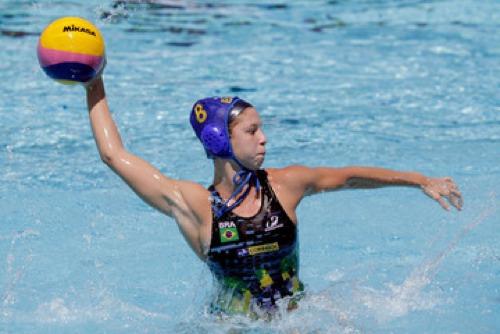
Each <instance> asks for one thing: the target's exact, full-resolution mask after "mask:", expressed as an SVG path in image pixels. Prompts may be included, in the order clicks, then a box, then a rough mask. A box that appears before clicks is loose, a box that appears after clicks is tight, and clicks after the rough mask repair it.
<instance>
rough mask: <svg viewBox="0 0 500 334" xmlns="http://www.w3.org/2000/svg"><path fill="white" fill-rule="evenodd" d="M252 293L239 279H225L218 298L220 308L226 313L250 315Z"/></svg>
mask: <svg viewBox="0 0 500 334" xmlns="http://www.w3.org/2000/svg"><path fill="white" fill-rule="evenodd" d="M251 299H252V293H251V292H250V290H248V289H247V286H246V284H245V282H244V281H243V280H241V279H239V278H237V277H225V278H224V279H223V282H222V286H221V291H220V293H219V296H218V298H217V305H218V307H219V308H220V309H221V310H223V311H224V312H226V313H232V314H235V313H245V314H246V313H248V312H249V310H250V301H251Z"/></svg>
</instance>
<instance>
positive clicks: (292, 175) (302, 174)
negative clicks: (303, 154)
mask: <svg viewBox="0 0 500 334" xmlns="http://www.w3.org/2000/svg"><path fill="white" fill-rule="evenodd" d="M266 172H267V174H268V177H269V178H270V179H273V180H275V182H278V183H282V184H297V183H303V182H307V181H308V179H310V178H311V177H312V175H313V174H314V168H311V167H307V166H304V165H289V166H286V167H282V168H266Z"/></svg>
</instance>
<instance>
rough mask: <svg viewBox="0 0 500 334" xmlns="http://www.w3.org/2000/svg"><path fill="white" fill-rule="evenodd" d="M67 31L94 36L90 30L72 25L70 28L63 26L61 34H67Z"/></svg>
mask: <svg viewBox="0 0 500 334" xmlns="http://www.w3.org/2000/svg"><path fill="white" fill-rule="evenodd" d="M68 31H78V32H84V33H86V34H89V35H92V36H95V31H92V30H90V29H87V28H82V27H77V26H75V25H74V24H72V25H70V26H64V28H63V32H68Z"/></svg>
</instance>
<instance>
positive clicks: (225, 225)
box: [219, 222, 236, 228]
mask: <svg viewBox="0 0 500 334" xmlns="http://www.w3.org/2000/svg"><path fill="white" fill-rule="evenodd" d="M230 227H236V224H235V223H234V222H220V223H219V228H230Z"/></svg>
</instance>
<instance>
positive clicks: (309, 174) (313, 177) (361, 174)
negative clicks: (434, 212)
mask: <svg viewBox="0 0 500 334" xmlns="http://www.w3.org/2000/svg"><path fill="white" fill-rule="evenodd" d="M283 171H284V172H283V173H282V174H284V175H286V178H287V179H288V181H287V182H286V183H288V184H293V186H292V189H295V191H296V192H297V193H298V194H300V193H302V194H303V195H304V196H307V195H311V194H315V193H318V192H323V191H332V190H340V189H367V188H378V187H385V186H410V187H420V188H421V189H422V190H423V192H424V193H425V194H426V195H428V196H429V197H431V198H433V199H434V200H436V201H437V202H438V203H439V204H440V205H441V206H442V207H443V208H444V209H446V210H449V207H450V205H449V204H451V205H452V206H454V207H455V208H457V209H458V210H460V209H461V208H462V205H463V201H462V195H461V193H460V191H459V190H458V187H457V185H456V184H455V182H453V180H452V179H451V178H449V177H445V178H433V177H427V176H425V175H423V174H420V173H416V172H400V171H395V170H390V169H385V168H377V167H357V166H352V167H342V168H328V167H318V168H309V167H304V166H290V167H287V168H284V169H283Z"/></svg>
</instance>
